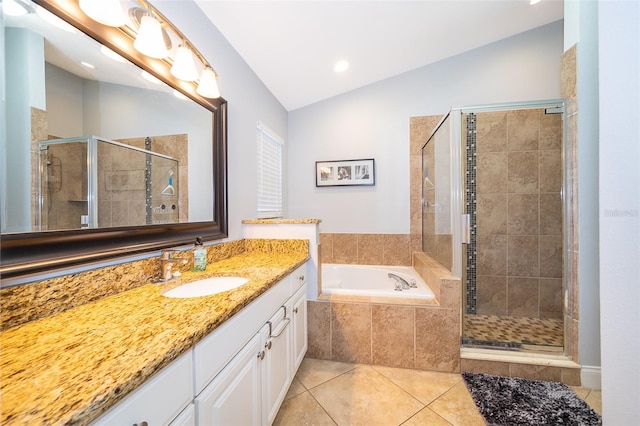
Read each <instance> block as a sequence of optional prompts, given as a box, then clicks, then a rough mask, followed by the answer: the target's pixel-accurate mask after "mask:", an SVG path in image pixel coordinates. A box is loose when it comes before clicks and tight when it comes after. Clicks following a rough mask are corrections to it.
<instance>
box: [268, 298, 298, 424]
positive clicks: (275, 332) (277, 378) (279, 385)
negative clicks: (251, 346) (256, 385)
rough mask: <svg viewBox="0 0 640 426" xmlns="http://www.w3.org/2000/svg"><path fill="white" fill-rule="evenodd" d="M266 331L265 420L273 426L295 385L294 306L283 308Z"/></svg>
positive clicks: (271, 320) (270, 322)
mask: <svg viewBox="0 0 640 426" xmlns="http://www.w3.org/2000/svg"><path fill="white" fill-rule="evenodd" d="M263 330H266V331H264V332H263V333H264V349H265V357H264V363H263V364H262V368H263V375H262V379H263V385H262V391H263V395H262V401H263V416H264V418H263V420H264V421H265V423H266V424H268V425H270V424H271V423H273V420H274V419H275V418H276V415H277V414H278V410H279V409H280V404H282V401H283V400H284V397H285V396H286V394H287V391H288V389H289V385H290V384H291V350H292V349H291V348H292V345H291V341H292V334H291V330H292V327H291V305H290V303H287V306H283V307H282V308H280V309H279V310H278V312H276V314H275V315H274V316H273V317H272V318H271V319H270V320H269V322H268V323H267V326H266V327H265V328H263Z"/></svg>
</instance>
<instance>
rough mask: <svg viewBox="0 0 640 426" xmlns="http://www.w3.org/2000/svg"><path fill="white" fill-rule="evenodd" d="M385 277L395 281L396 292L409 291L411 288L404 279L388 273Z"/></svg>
mask: <svg viewBox="0 0 640 426" xmlns="http://www.w3.org/2000/svg"><path fill="white" fill-rule="evenodd" d="M387 276H388V277H389V278H393V279H394V280H396V290H397V291H402V290H409V288H410V287H411V285H410V284H409V283H408V282H407V280H405V279H404V278H402V277H401V276H399V275H396V274H392V273H391V272H389V273H388V274H387Z"/></svg>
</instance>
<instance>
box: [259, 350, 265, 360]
mask: <svg viewBox="0 0 640 426" xmlns="http://www.w3.org/2000/svg"><path fill="white" fill-rule="evenodd" d="M258 359H260V360H263V359H264V351H260V352H258Z"/></svg>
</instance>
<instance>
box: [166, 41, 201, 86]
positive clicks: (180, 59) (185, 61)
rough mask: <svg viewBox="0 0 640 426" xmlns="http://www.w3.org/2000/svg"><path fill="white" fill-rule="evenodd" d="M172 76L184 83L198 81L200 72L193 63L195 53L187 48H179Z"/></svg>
mask: <svg viewBox="0 0 640 426" xmlns="http://www.w3.org/2000/svg"><path fill="white" fill-rule="evenodd" d="M171 74H173V75H174V76H175V77H177V78H179V79H180V80H184V81H195V80H197V79H198V70H197V69H196V64H195V63H194V61H193V53H192V52H191V50H190V49H189V48H188V47H187V46H185V45H180V46H178V49H177V50H176V59H175V61H174V62H173V66H172V67H171Z"/></svg>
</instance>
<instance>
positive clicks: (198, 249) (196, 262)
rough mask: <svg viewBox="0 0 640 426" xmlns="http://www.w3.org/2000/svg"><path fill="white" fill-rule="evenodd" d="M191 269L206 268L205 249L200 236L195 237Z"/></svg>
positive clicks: (202, 269) (199, 269)
mask: <svg viewBox="0 0 640 426" xmlns="http://www.w3.org/2000/svg"><path fill="white" fill-rule="evenodd" d="M193 269H194V270H196V271H200V272H201V271H204V270H205V269H207V249H206V248H204V246H203V245H202V238H200V237H198V238H196V244H195V246H194V248H193Z"/></svg>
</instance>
